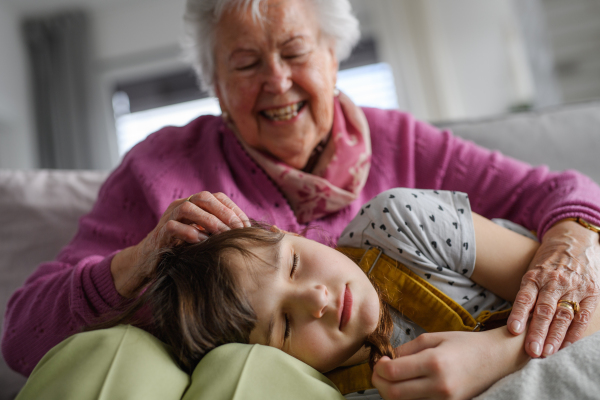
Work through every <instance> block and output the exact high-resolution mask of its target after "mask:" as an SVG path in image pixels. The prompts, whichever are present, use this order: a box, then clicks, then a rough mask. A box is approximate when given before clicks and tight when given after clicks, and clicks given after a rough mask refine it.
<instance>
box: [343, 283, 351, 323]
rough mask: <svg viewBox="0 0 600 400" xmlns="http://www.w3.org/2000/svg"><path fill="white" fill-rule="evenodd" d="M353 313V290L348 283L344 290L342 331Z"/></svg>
mask: <svg viewBox="0 0 600 400" xmlns="http://www.w3.org/2000/svg"><path fill="white" fill-rule="evenodd" d="M351 315H352V292H351V291H350V288H349V287H348V285H346V290H345V291H344V298H343V299H342V316H341V318H340V331H341V330H342V329H344V327H345V326H346V325H347V324H348V321H350V316H351Z"/></svg>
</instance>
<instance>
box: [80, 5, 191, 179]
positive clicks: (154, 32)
mask: <svg viewBox="0 0 600 400" xmlns="http://www.w3.org/2000/svg"><path fill="white" fill-rule="evenodd" d="M184 6H185V0H169V1H164V0H129V1H125V2H120V3H112V4H108V5H106V6H101V5H97V6H95V7H92V8H91V9H90V13H91V19H92V39H93V54H94V57H93V63H92V64H93V71H92V87H93V91H94V95H93V98H92V99H91V108H92V110H91V119H92V133H93V139H94V140H95V149H96V154H95V160H93V165H94V167H95V168H99V169H106V168H111V167H113V166H115V165H116V164H117V163H118V162H119V157H118V149H117V143H116V134H115V125H114V119H113V117H112V105H111V96H112V91H113V89H114V86H115V85H116V83H117V82H120V81H123V80H135V79H139V78H143V77H145V76H153V75H156V74H160V73H162V72H167V71H171V70H173V69H177V68H183V67H184V66H185V65H186V64H185V61H184V60H183V57H182V55H181V50H180V41H181V38H182V35H183V26H182V16H183V12H184Z"/></svg>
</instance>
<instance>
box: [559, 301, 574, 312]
mask: <svg viewBox="0 0 600 400" xmlns="http://www.w3.org/2000/svg"><path fill="white" fill-rule="evenodd" d="M558 306H559V307H564V308H570V309H571V310H573V313H575V314H577V313H578V312H579V303H578V302H576V301H572V300H561V301H559V302H558Z"/></svg>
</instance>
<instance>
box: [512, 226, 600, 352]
mask: <svg viewBox="0 0 600 400" xmlns="http://www.w3.org/2000/svg"><path fill="white" fill-rule="evenodd" d="M599 285H600V236H599V235H598V233H595V232H593V231H591V230H589V229H586V228H584V227H583V226H581V225H579V224H578V223H577V222H575V221H563V222H560V223H558V224H556V225H555V226H553V227H552V228H551V229H550V230H548V232H546V235H545V236H544V239H543V240H542V243H541V245H540V247H539V249H538V251H537V253H536V255H535V257H534V258H533V261H532V262H531V264H530V266H529V271H528V272H527V273H526V274H525V275H524V276H523V279H522V281H521V289H520V291H519V293H518V294H517V297H516V299H515V302H514V305H513V310H512V312H511V314H510V317H509V318H508V322H507V323H508V329H509V330H510V331H511V332H512V333H513V334H515V335H518V334H520V333H522V332H523V330H524V328H525V325H526V323H527V319H528V317H529V314H530V312H532V311H533V318H532V320H531V324H530V326H529V330H528V332H527V337H526V339H525V351H526V352H527V353H528V354H529V355H530V356H532V357H539V356H540V355H544V356H549V355H551V354H553V353H555V352H556V351H557V350H558V349H560V348H561V347H565V346H568V345H569V344H571V343H573V342H575V341H577V340H579V339H581V338H582V336H583V334H584V332H585V330H586V328H587V326H588V323H589V321H590V319H591V317H592V314H593V313H594V310H595V309H596V306H597V305H598V301H599V300H600V286H599ZM560 300H569V301H575V302H578V303H579V306H580V310H579V312H577V313H574V311H573V310H572V309H570V308H568V307H562V306H561V307H559V306H558V302H559V301H560Z"/></svg>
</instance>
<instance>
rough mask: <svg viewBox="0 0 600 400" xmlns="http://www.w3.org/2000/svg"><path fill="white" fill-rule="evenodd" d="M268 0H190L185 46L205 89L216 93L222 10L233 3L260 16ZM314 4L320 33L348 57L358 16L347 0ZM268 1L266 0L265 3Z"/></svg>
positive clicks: (315, 0) (355, 36)
mask: <svg viewBox="0 0 600 400" xmlns="http://www.w3.org/2000/svg"><path fill="white" fill-rule="evenodd" d="M264 1H265V0H187V4H186V10H185V15H184V22H185V31H186V38H185V40H184V42H183V46H184V50H185V51H186V53H187V55H188V57H189V58H190V60H191V62H192V64H193V66H194V69H195V70H196V73H197V74H198V77H199V78H200V81H201V83H202V87H203V88H204V89H208V90H209V91H210V92H212V93H214V76H215V72H214V68H215V60H214V58H215V54H214V43H215V29H216V25H217V23H218V22H219V20H220V18H221V16H222V15H223V13H224V12H225V11H226V10H228V9H230V8H231V7H234V6H237V7H238V8H240V9H246V8H247V7H250V8H251V10H252V15H253V17H254V18H255V19H257V20H261V19H262V13H263V11H264V7H261V3H264ZM309 1H311V2H312V3H313V4H314V6H315V12H316V15H317V18H318V19H319V26H320V29H321V33H323V34H324V35H325V36H326V37H328V38H330V39H332V40H333V43H334V50H335V55H336V57H337V59H338V61H342V60H344V59H346V58H347V57H348V56H349V55H350V52H351V51H352V48H353V47H354V46H355V45H356V43H358V40H359V39H360V29H359V24H358V19H356V17H355V16H354V15H353V14H352V6H351V5H350V2H349V1H348V0H309ZM264 5H266V3H264Z"/></svg>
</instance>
